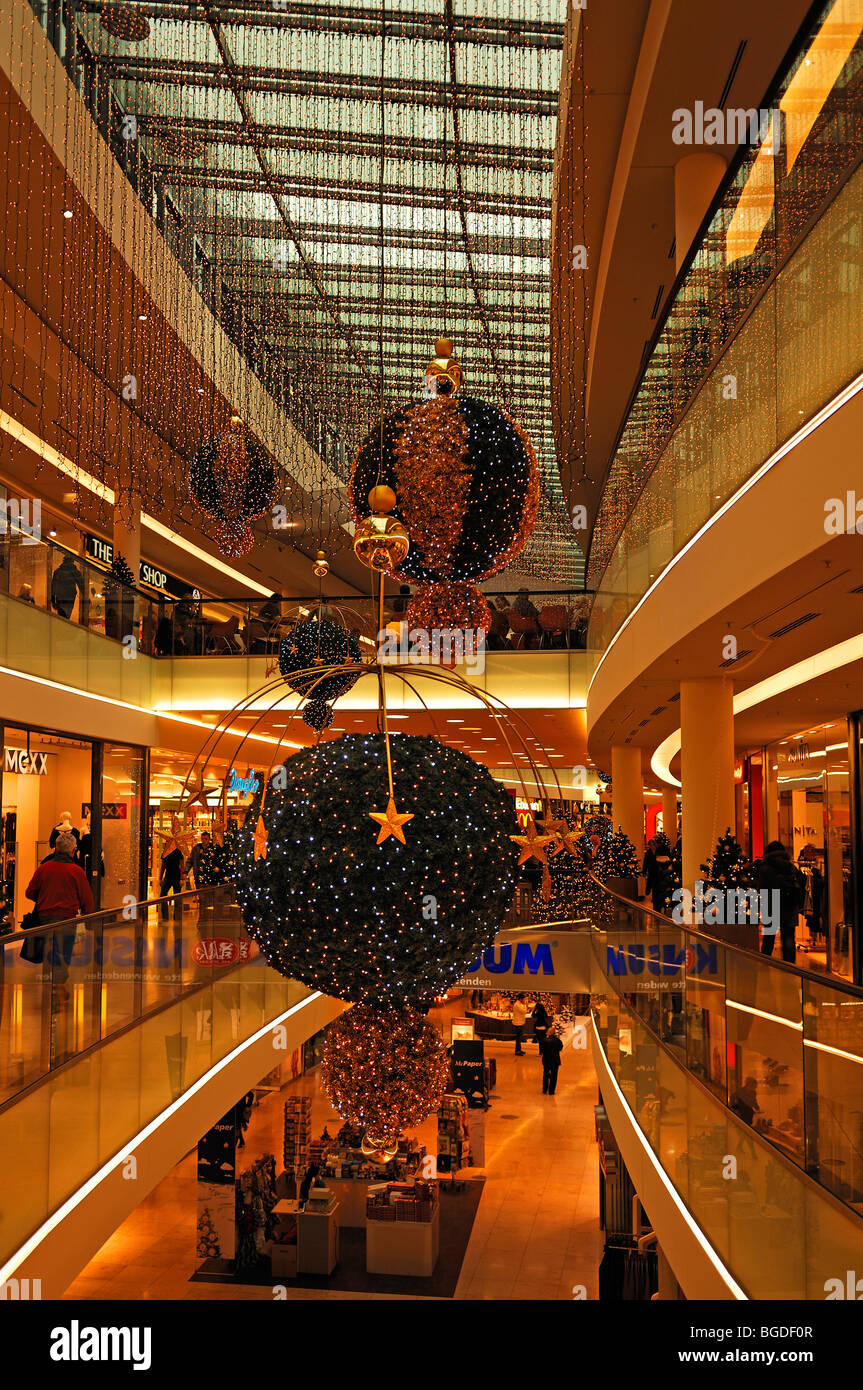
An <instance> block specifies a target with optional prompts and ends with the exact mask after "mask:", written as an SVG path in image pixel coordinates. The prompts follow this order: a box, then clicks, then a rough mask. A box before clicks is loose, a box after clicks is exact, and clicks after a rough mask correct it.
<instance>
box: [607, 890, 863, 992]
mask: <svg viewBox="0 0 863 1390" xmlns="http://www.w3.org/2000/svg"><path fill="white" fill-rule="evenodd" d="M589 876H590V878H591V879H592V880H593V882H594V884H595V885H596V886H597V887H598V888H601V889H602V891H603V892H604V893H607V894H608V896H609V897H611V898H614V899H615V900H616V901H617V902H619V903H622V904H623V906H624V907H625V908H627V909H629V910H630V911H631V910H632V909H633V908H634V909H635V910H636V911H637V912H643V913H645V914H647V915H648V916H650V917H653V918H655V919H656V921H657V922H658V923H659V924H660V927H661V928H662V929H664V930H668V929H669V928H670V929H671V930H672V931H685V932H689V933H691V935H693V936H698V937H700V938H701V939H702V940H703V941H707V942H709V943H710V945H712V946H721V947H722V949H723V950H724V951H733V952H734V953H735V955H738V956H742V957H743V959H744V960H746V961H748V962H749V963H751V962H752V961H753V960H757V961H758V962H759V963H760V964H761V965H763V966H766V967H767V968H768V969H770V970H782V971H784V972H785V973H786V974H787V975H797V976H799V978H800V979H803V980H809V981H810V982H811V983H812V984H816V985H827V986H829V987H830V988H831V989H835V990H838V991H841V992H843V993H846V994H848V995H849V996H850V997H851V998H853V999H859V1000H860V1001H861V1002H863V988H861V987H860V986H859V985H854V984H851V983H850V982H849V981H847V980H837V979H836V977H835V976H832V975H819V974H818V973H817V971H815V970H807V969H806V968H805V966H802V965H792V964H791V962H790V961H786V960H778V959H774V958H773V956H763V955H762V954H761V952H760V951H751V950H748V949H747V947H746V946H738V945H736V944H735V943H734V942H732V941H725V940H723V938H722V937H721V936H713V935H712V934H711V933H710V932H706V931H702V929H701V927H699V926H698V925H697V924H696V925H690V923H689V922H675V921H674V919H673V918H671V917H666V916H664V914H663V913H661V912H657V911H656V910H655V909H654V908H652V907H645V906H644V905H643V904H642V903H638V902H636V901H635V900H634V899H633V898H626V897H624V896H623V894H622V893H615V892H614V890H613V889H612V888H609V887H608V885H607V884H605V883H603V882H602V880H601V879H599V878H597V877H596V875H595V874H590V875H589Z"/></svg>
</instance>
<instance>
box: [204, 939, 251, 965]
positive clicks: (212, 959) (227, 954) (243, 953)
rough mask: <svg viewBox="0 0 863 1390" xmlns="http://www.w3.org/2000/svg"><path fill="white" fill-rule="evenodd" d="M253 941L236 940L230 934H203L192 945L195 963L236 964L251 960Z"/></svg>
mask: <svg viewBox="0 0 863 1390" xmlns="http://www.w3.org/2000/svg"><path fill="white" fill-rule="evenodd" d="M251 955H252V943H251V941H248V940H246V941H242V940H241V941H235V940H233V938H231V937H230V936H202V937H201V938H200V940H199V941H196V942H195V944H194V946H193V947H192V964H193V965H235V964H236V962H237V961H241V960H251Z"/></svg>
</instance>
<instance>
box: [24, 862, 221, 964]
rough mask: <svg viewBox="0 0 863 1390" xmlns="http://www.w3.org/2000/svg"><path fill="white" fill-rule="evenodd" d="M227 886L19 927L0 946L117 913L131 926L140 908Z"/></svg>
mask: <svg viewBox="0 0 863 1390" xmlns="http://www.w3.org/2000/svg"><path fill="white" fill-rule="evenodd" d="M70 862H74V861H70ZM228 887H230V884H225V883H210V884H205V885H204V886H203V887H202V888H186V889H185V890H184V891H183V892H182V893H174V894H172V895H171V897H169V898H165V897H161V898H147V899H146V900H142V901H141V902H136V903H135V906H134V909H133V908H131V907H128V908H124V907H122V906H120V907H101V908H99V910H98V911H97V912H82V913H81V915H80V916H79V917H67V918H66V919H65V920H64V921H62V922H51V923H48V924H46V925H45V926H41V925H40V926H38V927H24V928H21V927H19V928H17V930H16V931H13V932H6V933H5V934H4V935H3V936H0V946H6V945H8V944H9V943H10V942H12V941H29V940H31V939H32V938H33V937H34V936H47V935H48V933H49V932H67V931H68V930H69V928H70V927H72V926H75V927H80V926H86V924H87V923H88V922H90V923H94V922H95V918H97V917H114V916H115V915H119V916H120V917H121V919H122V920H123V921H125V922H128V923H129V924H130V926H131V925H133V924H134V923H135V922H137V921H140V920H141V919H140V918H139V916H138V913H139V912H140V910H141V909H142V908H150V907H158V906H160V905H164V904H165V903H171V902H182V901H183V900H184V899H185V898H191V897H198V898H201V897H203V896H204V895H205V894H209V893H213V892H215V890H216V889H217V888H228ZM126 911H130V912H133V913H134V915H133V916H131V917H123V913H124V912H126Z"/></svg>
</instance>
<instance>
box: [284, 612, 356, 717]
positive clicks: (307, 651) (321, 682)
mask: <svg viewBox="0 0 863 1390" xmlns="http://www.w3.org/2000/svg"><path fill="white" fill-rule="evenodd" d="M361 658H362V653H361V652H360V644H359V642H358V641H357V639H356V637H354V635H353V633H352V632H347V631H346V630H345V628H343V627H338V626H337V624H336V623H332V622H330V620H329V618H320V619H319V618H316V617H315V618H308V619H306V621H305V622H302V623H297V625H296V627H294V628H292V629H291V631H290V632H289V633H288V635H287V636H286V637H283V638H282V642H281V646H280V647H279V670H280V671H281V673H282V675H283V676H284V677H285V680H286V682H287V684H288V685H289V686H290V688H291V690H295V691H296V692H297V694H298V695H309V696H310V697H311V698H310V699H309V702H308V704H307V705H306V707H305V709H304V710H303V722H304V723H305V724H307V725H308V726H309V728H310V729H317V730H318V732H320V730H321V729H328V728H329V726H330V725H331V724H332V722H333V711H332V709H331V705H332V702H333V701H334V700H336V699H337V698H338V696H339V695H344V694H345V692H346V691H348V690H350V688H351V686H352V685H355V684H356V682H357V681H358V680H359V675H360V673H359V671H354V672H352V671H339V672H336V673H334V674H333V675H331V676H324V677H323V679H322V678H321V676H320V675H319V674H318V673H317V672H315V671H312V672H311V673H310V672H309V668H310V667H316V666H338V665H340V664H342V663H343V662H348V661H360V660H361ZM295 671H302V672H303V673H304V674H303V675H302V676H295V675H293V672H295Z"/></svg>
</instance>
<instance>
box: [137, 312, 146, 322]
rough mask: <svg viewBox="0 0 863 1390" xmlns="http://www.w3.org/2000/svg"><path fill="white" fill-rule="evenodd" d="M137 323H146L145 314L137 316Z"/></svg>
mask: <svg viewBox="0 0 863 1390" xmlns="http://www.w3.org/2000/svg"><path fill="white" fill-rule="evenodd" d="M138 322H139V323H146V322H147V315H146V314H139V315H138Z"/></svg>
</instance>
